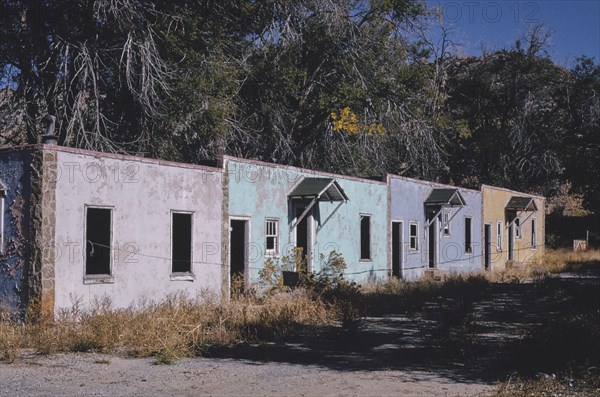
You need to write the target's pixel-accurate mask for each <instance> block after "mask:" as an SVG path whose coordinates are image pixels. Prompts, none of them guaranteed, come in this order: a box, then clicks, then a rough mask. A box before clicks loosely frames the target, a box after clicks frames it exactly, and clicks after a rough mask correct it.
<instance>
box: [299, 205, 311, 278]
mask: <svg viewBox="0 0 600 397" xmlns="http://www.w3.org/2000/svg"><path fill="white" fill-rule="evenodd" d="M305 210H306V208H304V207H297V208H296V219H298V218H300V216H301V215H302V214H303V213H304V211H305ZM309 215H310V213H308V214H306V215H305V216H304V219H302V221H300V223H298V225H296V248H302V259H303V262H305V261H306V262H308V217H309ZM305 267H306V268H308V266H307V265H306V266H305ZM305 270H307V269H305Z"/></svg>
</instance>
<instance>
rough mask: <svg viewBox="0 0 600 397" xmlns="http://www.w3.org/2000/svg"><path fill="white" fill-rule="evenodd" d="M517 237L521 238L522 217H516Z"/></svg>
mask: <svg viewBox="0 0 600 397" xmlns="http://www.w3.org/2000/svg"><path fill="white" fill-rule="evenodd" d="M515 238H516V239H520V238H521V219H519V218H515Z"/></svg>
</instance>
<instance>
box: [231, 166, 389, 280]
mask: <svg viewBox="0 0 600 397" xmlns="http://www.w3.org/2000/svg"><path fill="white" fill-rule="evenodd" d="M224 167H225V172H227V173H228V177H229V178H228V179H229V186H228V187H229V217H230V218H234V217H245V218H247V219H249V221H250V236H249V238H250V250H249V254H248V259H247V266H249V267H250V272H249V273H250V280H249V281H250V282H257V281H258V271H259V270H260V269H261V268H262V267H263V265H264V262H265V260H266V259H267V258H266V256H265V241H266V240H265V239H266V227H265V222H266V219H267V218H277V219H279V227H280V231H279V236H280V250H279V252H280V254H281V255H285V254H286V253H288V254H289V252H290V251H291V250H293V248H294V246H295V233H293V232H291V227H290V225H291V223H292V221H293V220H294V216H295V213H294V209H293V208H292V207H293V204H292V206H289V205H288V203H289V202H288V194H289V193H290V192H291V190H292V188H293V187H294V185H295V184H296V183H298V182H299V181H300V180H301V179H302V177H333V178H335V179H336V180H337V181H338V183H339V184H340V186H341V188H342V189H343V190H344V192H345V193H346V195H347V196H348V197H349V201H347V202H345V203H344V202H320V203H319V204H318V206H317V205H315V207H314V208H315V211H314V213H313V214H314V222H313V225H314V228H313V244H312V248H313V258H314V260H313V271H319V270H320V269H321V261H320V259H319V258H320V255H325V256H327V255H329V253H330V252H331V251H332V250H335V251H337V252H339V253H341V254H342V255H343V257H344V259H345V261H346V263H347V265H348V268H347V269H346V275H347V277H348V278H349V279H351V280H354V281H357V282H366V281H367V280H375V279H379V280H382V279H386V278H387V274H388V273H387V269H388V266H387V261H388V254H387V184H386V183H384V182H378V181H371V180H366V179H358V178H352V177H344V176H339V175H331V174H327V173H320V172H316V171H311V170H305V169H299V168H294V167H287V166H280V165H274V164H268V163H261V162H256V161H247V160H242V159H237V158H232V157H225V158H224ZM361 214H366V215H370V217H371V260H368V261H365V260H362V261H361V259H360V219H361ZM247 269H248V268H247Z"/></svg>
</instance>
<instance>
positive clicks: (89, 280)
mask: <svg viewBox="0 0 600 397" xmlns="http://www.w3.org/2000/svg"><path fill="white" fill-rule="evenodd" d="M89 209H100V210H108V211H109V213H110V226H109V237H108V241H109V244H108V246H109V251H108V252H109V257H108V273H101V274H88V272H87V271H88V269H87V268H88V263H87V242H88V234H87V232H88V224H89V221H88V210H89ZM114 212H115V207H114V206H108V205H89V204H85V205H84V215H83V216H84V219H83V247H84V248H83V282H84V284H104V283H113V282H114V252H113V249H112V247H113V241H114V236H115V232H114V218H115V217H114Z"/></svg>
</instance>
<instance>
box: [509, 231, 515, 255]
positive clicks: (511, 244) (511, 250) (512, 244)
mask: <svg viewBox="0 0 600 397" xmlns="http://www.w3.org/2000/svg"><path fill="white" fill-rule="evenodd" d="M513 233H514V231H513V224H512V222H511V224H510V225H509V226H508V260H509V261H514V260H515V238H514V235H513Z"/></svg>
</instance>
